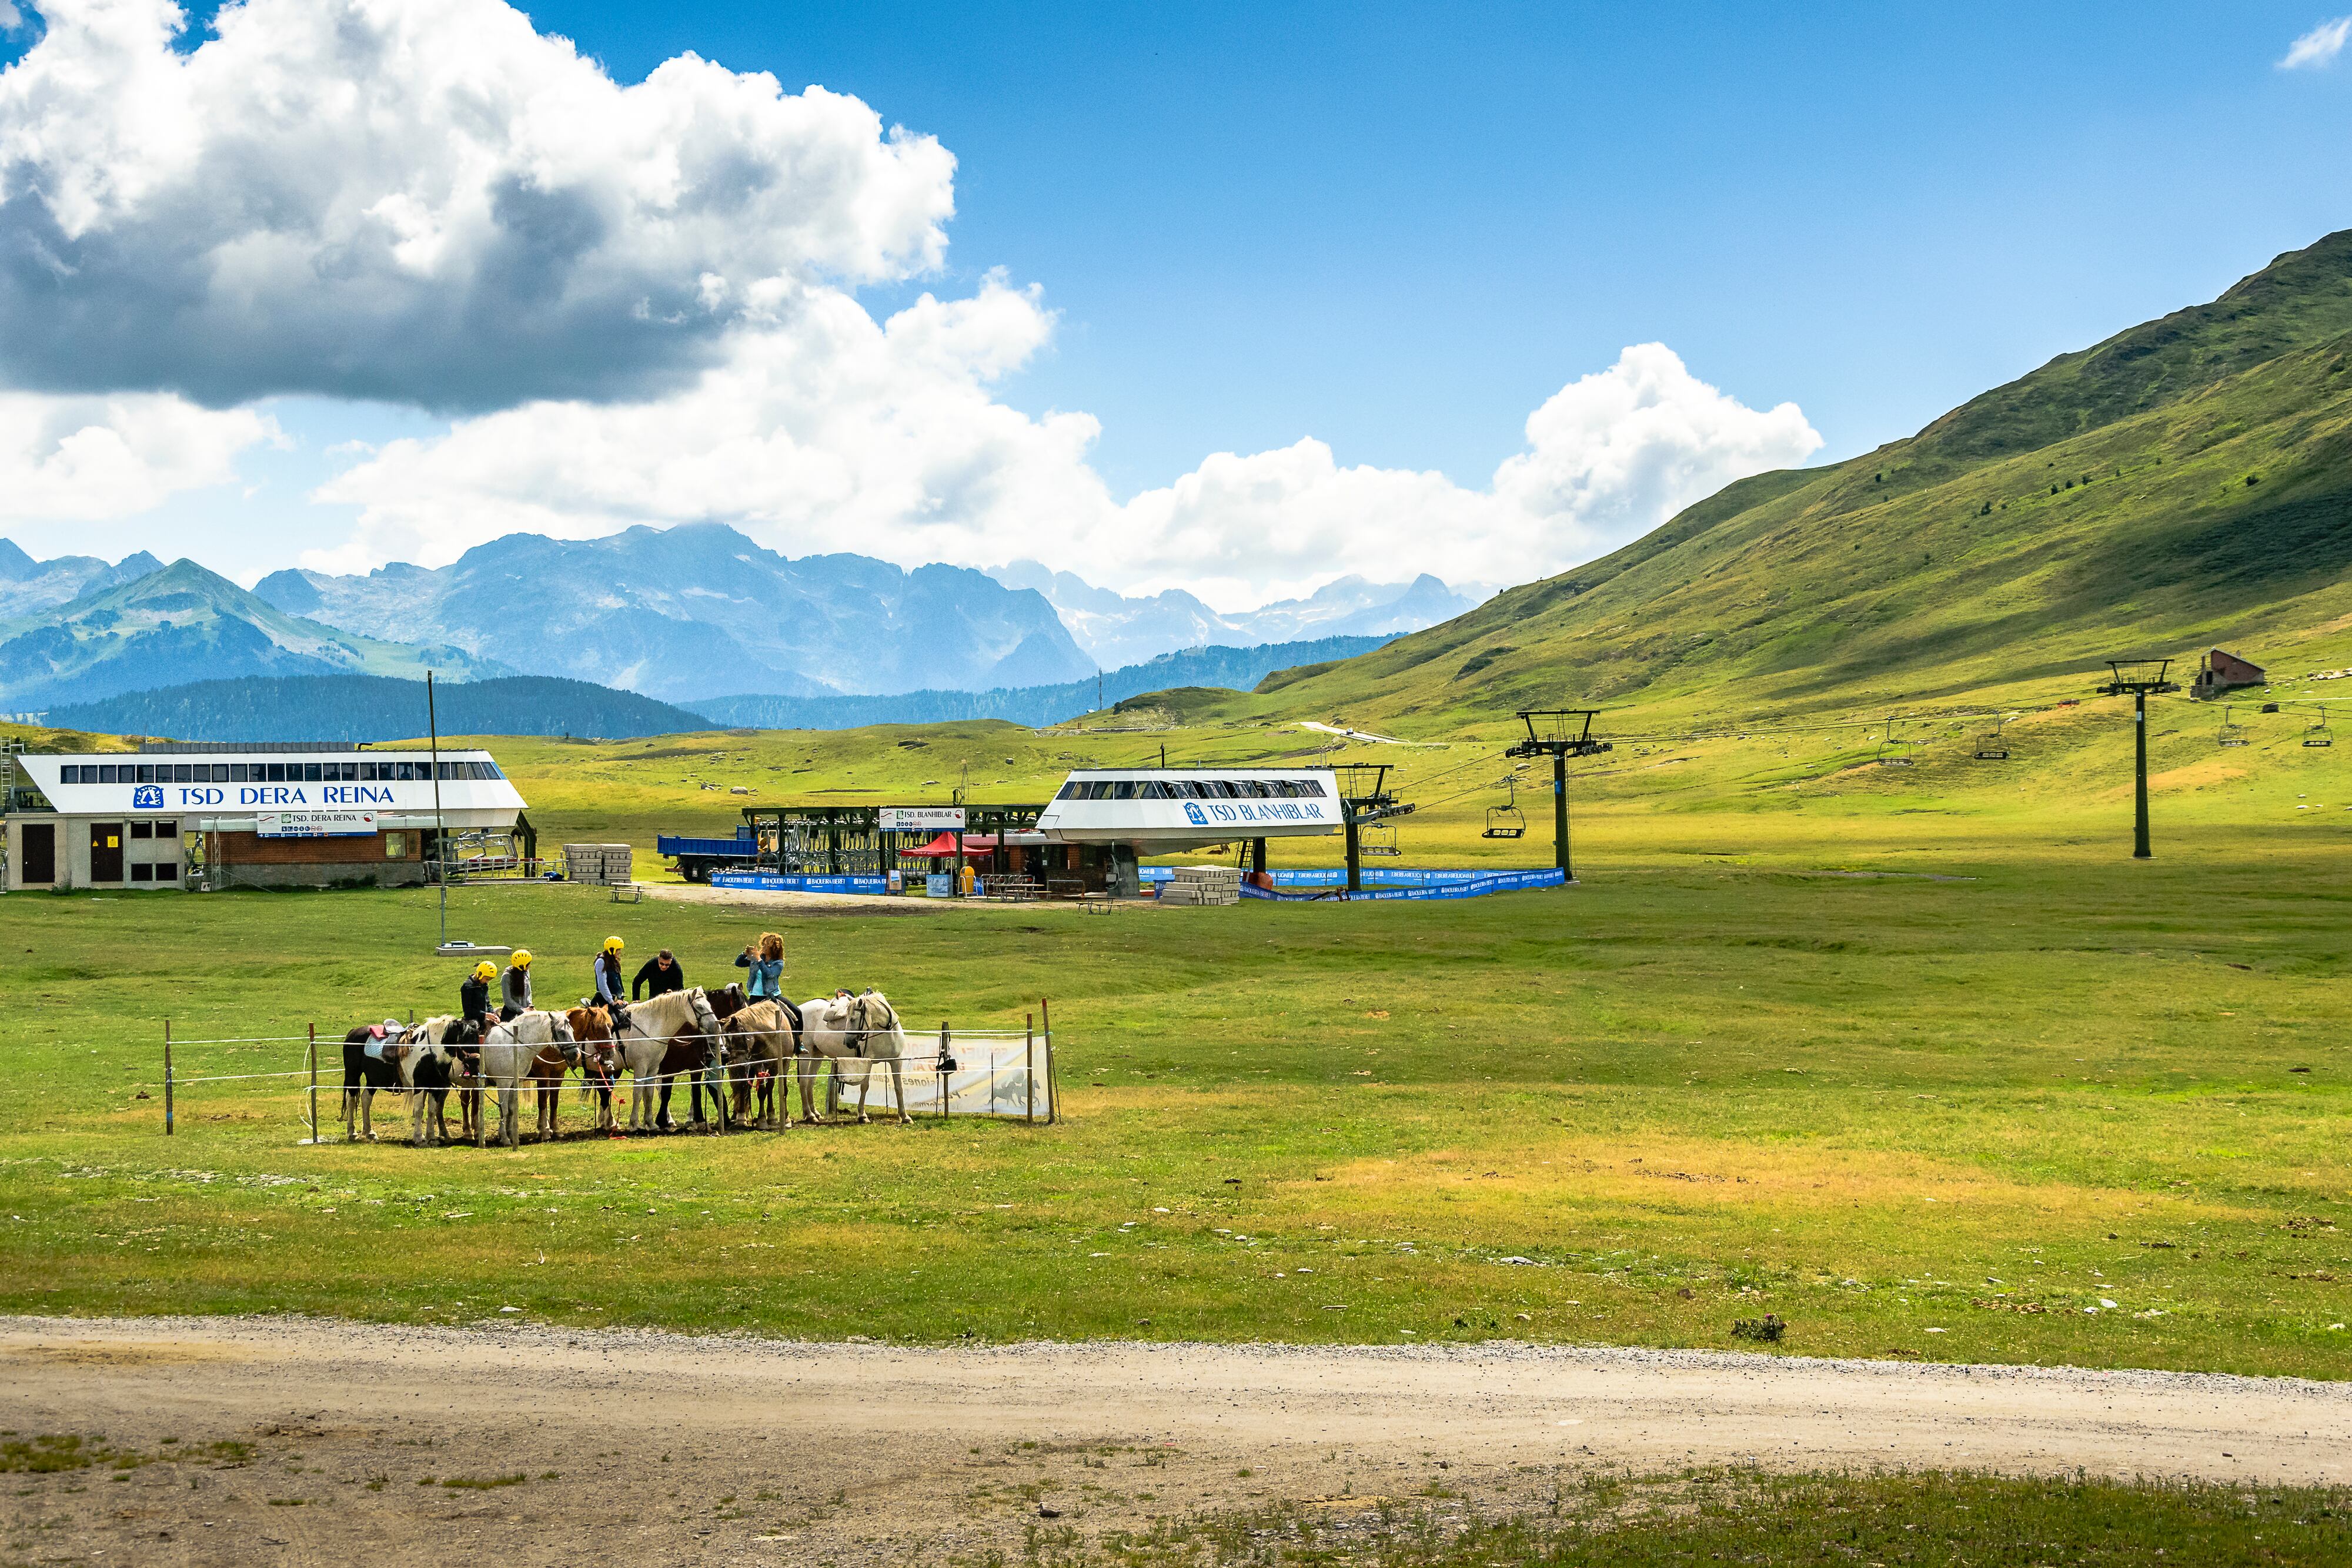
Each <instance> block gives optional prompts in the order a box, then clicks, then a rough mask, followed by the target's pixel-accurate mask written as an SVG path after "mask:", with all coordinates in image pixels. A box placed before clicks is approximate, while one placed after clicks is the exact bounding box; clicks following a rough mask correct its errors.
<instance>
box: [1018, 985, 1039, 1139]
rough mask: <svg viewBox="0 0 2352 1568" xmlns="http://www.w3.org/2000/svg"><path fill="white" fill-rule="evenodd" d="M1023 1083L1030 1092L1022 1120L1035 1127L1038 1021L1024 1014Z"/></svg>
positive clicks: (1022, 1033) (1022, 1018)
mask: <svg viewBox="0 0 2352 1568" xmlns="http://www.w3.org/2000/svg"><path fill="white" fill-rule="evenodd" d="M1021 1082H1022V1085H1023V1087H1024V1088H1025V1089H1026V1090H1027V1091H1028V1092H1029V1108H1028V1110H1027V1111H1025V1112H1024V1113H1022V1117H1021V1119H1022V1120H1023V1121H1024V1122H1027V1123H1029V1124H1032V1125H1034V1124H1035V1123H1036V1120H1037V1019H1035V1017H1034V1015H1031V1014H1028V1013H1024V1014H1023V1015H1022V1017H1021Z"/></svg>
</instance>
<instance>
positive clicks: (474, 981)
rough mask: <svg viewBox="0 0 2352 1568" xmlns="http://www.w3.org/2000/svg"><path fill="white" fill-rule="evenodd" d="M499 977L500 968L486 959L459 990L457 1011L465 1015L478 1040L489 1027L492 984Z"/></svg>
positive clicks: (476, 966)
mask: <svg viewBox="0 0 2352 1568" xmlns="http://www.w3.org/2000/svg"><path fill="white" fill-rule="evenodd" d="M498 977H499V967H498V966H497V965H496V964H493V963H491V962H490V961H489V960H488V959H487V958H485V959H483V960H482V961H481V962H480V963H478V964H477V965H475V966H474V972H473V973H472V974H470V975H468V976H467V977H466V983H465V984H464V985H462V986H460V987H458V988H457V1010H458V1011H459V1012H461V1013H463V1014H464V1015H465V1017H466V1022H467V1025H468V1026H470V1027H471V1028H472V1029H473V1030H474V1031H475V1038H476V1039H479V1038H480V1037H481V1031H482V1030H485V1029H487V1028H488V1027H489V1015H490V982H491V981H492V980H495V979H497V978H498Z"/></svg>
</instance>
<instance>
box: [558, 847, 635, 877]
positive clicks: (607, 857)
mask: <svg viewBox="0 0 2352 1568" xmlns="http://www.w3.org/2000/svg"><path fill="white" fill-rule="evenodd" d="M631 859H632V856H631V852H630V850H629V846H628V845H626V844H566V845H564V846H563V874H564V875H565V876H566V877H567V878H569V879H570V880H572V881H573V882H585V883H625V882H628V881H630V880H632V873H631V869H630V862H631Z"/></svg>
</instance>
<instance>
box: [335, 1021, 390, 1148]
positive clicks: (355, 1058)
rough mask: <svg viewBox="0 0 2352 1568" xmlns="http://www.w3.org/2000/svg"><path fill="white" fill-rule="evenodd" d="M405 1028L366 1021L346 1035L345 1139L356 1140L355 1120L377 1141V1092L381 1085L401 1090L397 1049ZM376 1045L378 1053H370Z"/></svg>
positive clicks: (361, 1131) (363, 1134)
mask: <svg viewBox="0 0 2352 1568" xmlns="http://www.w3.org/2000/svg"><path fill="white" fill-rule="evenodd" d="M401 1039H402V1031H401V1030H388V1029H386V1028H385V1027H384V1026H383V1025H382V1024H362V1025H361V1026H360V1027H359V1028H357V1029H355V1030H352V1032H351V1033H349V1034H347V1035H345V1036H343V1141H344V1142H345V1143H350V1142H351V1141H352V1121H353V1120H354V1118H356V1119H357V1121H358V1123H359V1135H360V1136H361V1137H363V1138H365V1139H367V1140H368V1142H370V1143H373V1142H374V1141H375V1121H374V1117H373V1109H374V1104H375V1092H376V1091H377V1090H379V1089H391V1090H395V1091H396V1090H398V1089H399V1088H400V1087H401V1083H400V1061H399V1059H398V1056H397V1050H398V1047H399V1045H400V1041H401ZM371 1045H373V1046H374V1047H375V1048H376V1053H375V1054H374V1055H373V1056H371V1055H369V1054H368V1047H369V1046H371Z"/></svg>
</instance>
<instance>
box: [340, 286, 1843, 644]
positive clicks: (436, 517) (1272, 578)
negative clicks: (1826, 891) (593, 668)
mask: <svg viewBox="0 0 2352 1568" xmlns="http://www.w3.org/2000/svg"><path fill="white" fill-rule="evenodd" d="M1051 326H1052V323H1051V319H1050V318H1049V317H1048V316H1047V315H1046V313H1045V311H1044V310H1043V309H1042V308H1040V305H1039V303H1038V298H1037V295H1036V293H1035V291H1034V289H1033V290H1026V291H1023V290H1015V289H1013V288H1012V287H1010V286H1009V285H1006V284H1004V283H1003V282H1002V281H1001V280H999V281H993V282H992V283H990V284H989V285H988V286H986V287H983V288H982V291H981V292H980V293H979V294H978V295H977V296H975V297H974V298H971V299H966V300H959V301H951V302H944V303H943V302H941V301H939V300H935V299H933V298H930V297H929V296H925V297H924V298H923V299H922V300H920V301H919V303H918V304H916V305H915V306H913V307H911V308H908V310H906V311H903V312H901V313H900V314H899V315H898V316H895V317H893V318H891V319H890V320H889V321H888V322H887V323H884V324H882V325H881V326H878V327H877V325H876V324H875V323H874V322H873V320H872V319H871V318H869V317H868V316H866V313H865V312H864V311H863V310H862V309H860V308H857V306H856V304H855V303H853V302H851V301H848V300H845V299H844V300H839V301H837V302H836V304H835V308H833V309H832V310H830V311H827V312H824V313H822V314H820V313H815V312H812V313H811V315H810V316H809V317H808V318H806V319H803V321H802V322H801V323H799V324H798V325H797V327H796V328H795V329H794V331H793V333H792V334H791V336H790V337H789V339H787V338H786V337H785V336H783V335H781V334H761V335H758V336H755V337H751V338H747V339H745V340H743V341H742V342H741V343H740V344H739V345H738V349H737V352H736V354H735V356H734V357H733V358H732V359H731V360H730V362H729V364H728V365H727V366H726V367H724V368H723V369H721V370H718V371H712V372H710V373H709V375H708V376H707V377H706V378H705V379H704V381H703V382H702V383H701V384H700V385H698V387H697V388H695V389H694V390H693V391H691V392H685V393H681V394H678V395H676V396H673V397H669V398H665V399H662V400H660V401H658V402H648V403H643V404H604V405H593V404H587V403H579V402H565V403H536V404H531V405H529V406H526V407H523V408H519V409H512V410H508V411H505V412H503V413H496V414H488V415H484V416H482V417H480V418H477V419H471V420H467V421H464V422H461V423H458V424H457V426H456V427H455V428H454V429H453V430H452V431H451V433H450V434H448V435H446V436H445V437H441V438H437V439H435V440H430V441H402V442H395V443H392V444H388V445H387V446H385V447H384V448H383V450H382V451H380V452H378V453H376V454H374V455H372V456H370V457H369V458H367V459H366V460H365V461H363V462H362V463H360V464H358V465H356V466H354V467H353V468H352V469H351V470H349V471H348V472H346V473H345V474H343V475H342V476H340V477H338V478H337V479H335V480H333V481H332V482H331V483H330V484H328V485H326V486H323V487H322V488H321V489H320V492H319V498H320V499H321V500H325V501H331V502H336V503H340V504H344V505H350V506H355V507H359V508H361V521H360V528H359V530H358V532H357V534H356V535H355V536H354V537H353V538H352V540H351V541H350V542H349V543H348V544H347V545H345V546H344V547H343V548H342V549H339V550H332V551H324V552H320V553H318V554H316V555H314V556H313V557H311V558H310V559H307V560H306V562H305V564H307V565H310V566H313V567H315V568H320V569H323V570H360V569H362V568H366V567H370V566H373V565H376V564H378V563H380V562H382V561H384V560H386V559H415V560H419V561H422V562H425V563H427V564H433V563H438V562H440V561H445V560H447V559H452V558H454V557H455V556H456V555H457V554H458V553H459V552H460V551H461V550H463V549H466V548H467V546H470V545H472V544H475V543H478V542H479V541H481V540H483V539H487V538H495V537H497V536H498V535H499V534H502V533H509V532H514V531H518V530H527V531H530V532H534V533H552V534H557V535H563V536H569V537H575V538H591V537H596V536H600V535H604V534H607V533H611V532H614V531H615V530H617V529H619V528H626V527H629V526H632V525H634V524H638V523H646V524H652V525H655V526H661V525H665V524H671V523H680V522H689V521H699V520H705V519H716V520H721V521H726V522H730V523H732V524H734V525H735V526H737V527H739V528H742V529H743V530H744V531H745V532H746V533H749V534H751V536H752V537H753V538H757V539H759V540H760V541H761V543H763V544H766V545H768V546H770V547H771V548H772V549H781V550H784V551H786V552H787V553H790V554H794V555H801V554H809V553H815V552H823V551H830V550H854V551H856V552H858V553H861V554H866V555H878V556H881V557H884V558H885V559H891V560H896V561H898V562H900V563H902V564H908V565H912V564H915V563H917V562H920V561H929V560H945V561H950V562H955V563H959V564H964V565H978V564H983V563H986V562H991V561H996V560H1006V559H1022V558H1034V559H1045V560H1048V561H1051V562H1053V563H1054V564H1055V567H1056V568H1057V569H1058V570H1071V571H1076V572H1077V573H1078V574H1079V575H1080V576H1082V577H1085V578H1087V580H1090V581H1093V582H1097V583H1100V584H1104V585H1107V586H1112V587H1118V588H1121V589H1141V590H1156V589H1160V588H1164V587H1172V586H1182V587H1187V588H1190V589H1191V590H1192V591H1194V592H1196V593H1199V594H1201V595H1202V597H1203V598H1205V599H1208V600H1209V601H1211V602H1213V603H1217V604H1220V605H1221V606H1223V607H1225V608H1240V607H1243V606H1245V605H1252V604H1255V603H1258V602H1260V601H1264V600H1265V599H1267V598H1269V597H1279V596H1281V595H1283V594H1286V593H1297V592H1303V591H1307V590H1308V589H1310V588H1311V587H1313V586H1316V585H1318V584H1320V583H1322V582H1325V581H1328V580H1329V579H1330V578H1332V577H1334V576H1336V575H1339V574H1341V573H1345V572H1360V573H1363V574H1365V575H1367V576H1370V577H1372V578H1375V579H1377V580H1394V579H1395V578H1397V577H1398V576H1399V575H1401V574H1402V575H1410V574H1412V573H1413V572H1418V571H1423V570H1426V571H1433V572H1435V573H1436V574H1437V575H1439V576H1440V577H1444V578H1447V579H1449V580H1454V581H1457V582H1458V581H1465V580H1473V581H1494V582H1520V581H1525V580H1528V579H1531V578H1534V577H1538V576H1541V575H1544V574H1546V573H1549V572H1554V571H1559V570H1563V569H1565V568H1567V567H1569V566H1572V565H1574V564H1576V563H1577V562H1579V561H1582V560H1587V559H1591V557H1593V556H1595V555H1598V554H1601V553H1602V552H1604V551H1606V550H1608V549H1613V548H1614V547H1615V546H1617V545H1620V544H1622V543H1625V542H1626V541H1628V540H1630V539H1633V538H1637V537H1638V536H1640V535H1641V534H1643V533H1645V532H1647V531H1648V530H1649V529H1651V528H1654V527H1656V526H1657V525H1658V524H1659V523H1660V522H1662V521H1664V519H1665V518H1666V517H1669V516H1671V515H1672V514H1673V513H1674V512H1675V511H1677V510H1679V509H1680V508H1681V507H1685V506H1688V505H1689V504H1690V503H1691V502H1693V501H1696V500H1698V499H1700V498H1702V497H1706V496H1707V495H1710V494H1712V493H1713V492H1715V491H1716V490H1717V489H1720V488H1721V487H1722V486H1725V485H1727V484H1729V483H1730V482H1731V481H1733V480H1734V479H1738V478H1742V477H1744V476H1747V475H1749V474H1754V473H1759V472H1761V471H1762V470H1764V469H1768V468H1779V467H1789V466H1793V465H1796V464H1799V463H1801V462H1803V461H1804V460H1805V459H1806V458H1807V457H1810V456H1811V455H1812V454H1813V453H1814V452H1815V451H1817V450H1818V449H1819V448H1820V446H1821V437H1820V436H1819V435H1818V434H1815V433H1814V431H1813V430H1812V428H1811V425H1809V424H1807V423H1806V422H1805V419H1804V416H1803V414H1802V413H1800V412H1799V411H1798V409H1797V407H1796V405H1795V404H1794V403H1782V404H1780V405H1779V406H1778V407H1776V408H1772V409H1769V410H1756V409H1750V408H1748V407H1746V406H1745V405H1743V404H1742V403H1740V402H1738V400H1737V399H1734V398H1731V397H1728V396H1727V395H1726V394H1724V393H1723V392H1719V391H1717V389H1716V388H1714V387H1711V386H1708V385H1707V384H1706V382H1702V381H1700V380H1698V379H1697V378H1696V377H1695V376H1693V375H1692V374H1691V373H1690V371H1688V370H1687V369H1686V368H1685V366H1684V364H1683V362H1682V361H1681V360H1680V359H1679V358H1678V357H1677V356H1676V355H1675V353H1674V352H1673V350H1669V349H1667V348H1666V347H1665V346H1664V344H1660V343H1648V344H1643V345H1639V346H1636V347H1633V348H1630V349H1627V350H1625V351H1624V352H1623V353H1622V355H1620V356H1619V358H1618V360H1617V362H1616V363H1615V364H1613V365H1612V366H1611V367H1610V368H1609V369H1608V370H1606V371H1599V372H1596V373H1595V374H1592V375H1589V376H1586V377H1584V378H1583V379H1582V380H1580V381H1578V382H1572V383H1570V385H1569V386H1567V387H1566V388H1563V389H1562V390H1561V391H1560V392H1558V393H1557V394H1555V395H1554V396H1553V397H1552V398H1551V399H1550V400H1549V402H1546V403H1545V404H1544V406H1543V407H1542V408H1540V409H1538V410H1537V411H1536V413H1533V414H1532V415H1530V416H1529V417H1528V425H1527V436H1528V445H1527V448H1526V450H1525V451H1524V452H1522V453H1520V454H1519V455H1516V456H1514V457H1512V458H1510V459H1509V460H1508V461H1507V462H1506V463H1504V464H1503V465H1502V466H1501V467H1500V468H1499V469H1498V470H1496V475H1495V476H1494V482H1493V484H1492V486H1490V487H1488V488H1486V489H1469V488H1465V487H1464V486H1459V485H1456V484H1454V482H1453V481H1452V480H1450V479H1448V478H1447V477H1446V476H1444V475H1443V474H1438V473H1433V472H1413V471H1410V470H1402V469H1392V468H1376V467H1369V466H1360V467H1342V466H1341V465H1339V463H1338V462H1337V460H1336V459H1335V458H1334V457H1333V455H1332V453H1331V449H1330V448H1329V447H1328V446H1327V445H1326V444H1323V443H1322V442H1319V441H1315V440H1311V439H1310V440H1304V441H1300V442H1298V443H1297V444H1294V445H1291V446H1286V447H1283V448H1280V449H1278V450H1276V451H1272V452H1260V453H1255V454H1251V455H1235V454H1233V453H1219V454H1216V455H1213V456H1211V457H1209V458H1207V459H1206V460H1204V461H1203V462H1202V464H1201V465H1200V466H1199V467H1197V468H1195V469H1194V470H1193V471H1192V473H1190V474H1187V475H1185V476H1183V477H1181V479H1179V480H1177V481H1176V482H1175V483H1174V484H1172V485H1170V486H1166V487H1164V488H1160V489H1153V490H1147V491H1145V492H1143V493H1142V494H1140V495H1139V496H1136V497H1133V498H1132V499H1130V500H1128V501H1126V502H1125V503H1120V502H1118V501H1117V500H1115V499H1114V498H1113V497H1111V496H1110V494H1109V493H1108V490H1107V489H1106V488H1105V486H1103V484H1102V481H1101V480H1100V478H1099V477H1098V476H1097V475H1096V474H1095V472H1094V470H1093V469H1092V468H1091V467H1090V466H1088V465H1087V460H1086V457H1087V449H1088V448H1089V447H1090V445H1091V444H1092V443H1093V441H1094V439H1095V436H1096V434H1097V428H1098V427H1097V424H1096V422H1095V421H1094V420H1093V419H1092V418H1091V417H1090V416H1088V415H1085V414H1076V413H1056V414H1050V415H1047V416H1046V417H1045V418H1044V419H1031V418H1030V417H1029V416H1027V415H1025V414H1024V413H1019V412H1018V411H1016V410H1013V409H1012V408H1009V407H1007V406H1006V405H1005V404H1003V403H1002V402H997V401H995V400H994V399H992V397H991V396H990V395H989V390H988V382H989V381H990V380H991V379H992V376H994V375H995V374H998V373H1001V372H1002V371H1003V370H1004V369H1008V368H1010V367H1012V366H1013V365H1015V364H1017V363H1018V362H1019V358H1020V356H1021V355H1022V354H1023V353H1024V352H1026V351H1028V350H1031V349H1034V347H1035V346H1037V345H1040V344H1042V343H1043V342H1044V341H1045V339H1046V337H1047V334H1048V333H1049V331H1050V329H1051Z"/></svg>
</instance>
